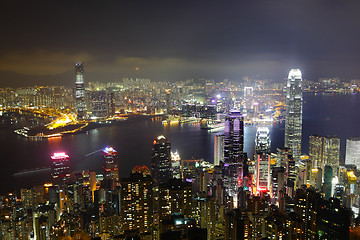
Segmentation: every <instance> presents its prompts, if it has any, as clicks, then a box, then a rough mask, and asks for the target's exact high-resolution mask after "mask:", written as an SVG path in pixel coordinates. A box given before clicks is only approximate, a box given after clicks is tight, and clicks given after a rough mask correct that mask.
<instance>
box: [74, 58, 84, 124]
mask: <svg viewBox="0 0 360 240" xmlns="http://www.w3.org/2000/svg"><path fill="white" fill-rule="evenodd" d="M75 77H76V80H75V110H76V114H77V118H78V119H84V118H85V117H86V103H85V83H84V68H83V63H81V62H79V63H76V64H75Z"/></svg>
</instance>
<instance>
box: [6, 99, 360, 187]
mask: <svg viewBox="0 0 360 240" xmlns="http://www.w3.org/2000/svg"><path fill="white" fill-rule="evenodd" d="M359 119H360V95H331V94H329V95H314V94H304V105H303V134H302V152H303V153H305V154H307V153H308V142H309V136H310V135H312V134H318V135H337V136H339V137H340V138H341V161H344V156H345V141H346V138H348V137H356V136H360V126H359V124H358V122H359ZM268 127H269V129H270V136H271V141H272V146H271V150H272V152H275V151H276V148H277V147H283V144H284V132H285V131H284V123H280V124H279V123H278V124H276V125H271V126H268ZM255 133H256V126H247V127H246V128H245V151H246V152H247V153H248V156H249V157H251V156H252V154H253V152H254V151H253V149H254V141H255ZM215 134H219V133H209V132H207V131H205V130H202V129H200V126H199V124H189V125H168V126H164V125H162V123H161V121H160V120H155V119H153V120H151V119H142V120H130V121H126V122H124V123H121V124H119V125H112V126H107V127H102V128H98V129H93V130H90V131H88V132H87V133H83V134H76V135H71V136H64V137H62V138H59V139H49V140H41V141H31V140H28V139H26V138H23V137H21V136H18V135H16V134H14V133H13V132H12V130H11V129H0V150H1V154H0V166H1V167H0V193H6V192H9V191H13V190H14V189H19V188H20V187H25V186H31V185H33V184H42V183H44V182H46V181H51V177H50V171H49V170H48V169H44V170H41V171H36V172H33V173H27V174H18V172H19V171H22V170H26V169H34V168H48V167H49V166H50V164H51V161H50V156H51V155H52V154H53V153H54V152H66V153H67V154H68V155H69V156H70V158H71V164H72V170H75V171H76V170H84V169H92V170H95V171H97V172H101V164H102V159H101V149H103V148H105V147H106V146H112V147H113V148H115V149H116V150H117V151H118V152H119V174H120V177H126V176H128V175H129V173H130V171H131V169H132V168H133V167H134V166H136V165H147V166H150V159H151V147H152V141H153V139H154V138H156V137H157V136H158V135H165V136H166V137H167V138H168V139H169V140H170V142H171V148H172V150H177V151H178V152H179V153H180V156H181V158H182V159H191V158H196V159H198V158H202V159H205V160H206V161H209V162H213V150H214V147H213V144H214V135H215Z"/></svg>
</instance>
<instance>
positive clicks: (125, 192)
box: [121, 166, 153, 233]
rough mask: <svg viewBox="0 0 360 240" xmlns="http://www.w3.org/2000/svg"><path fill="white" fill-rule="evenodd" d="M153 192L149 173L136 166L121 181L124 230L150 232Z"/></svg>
mask: <svg viewBox="0 0 360 240" xmlns="http://www.w3.org/2000/svg"><path fill="white" fill-rule="evenodd" d="M152 215H153V191H152V180H151V176H150V171H149V169H148V168H147V167H145V166H140V167H139V166H137V167H135V168H134V169H133V171H132V174H131V175H130V177H128V178H122V179H121V217H122V219H123V229H124V230H135V229H138V231H139V232H140V233H146V232H147V233H148V232H151V226H152V224H153V221H152V218H153V216H152Z"/></svg>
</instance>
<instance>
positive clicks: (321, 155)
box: [309, 135, 340, 184]
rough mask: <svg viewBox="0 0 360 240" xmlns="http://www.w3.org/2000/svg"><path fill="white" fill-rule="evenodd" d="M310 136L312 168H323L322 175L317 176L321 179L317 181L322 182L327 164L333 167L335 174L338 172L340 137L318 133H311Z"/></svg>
mask: <svg viewBox="0 0 360 240" xmlns="http://www.w3.org/2000/svg"><path fill="white" fill-rule="evenodd" d="M309 138H310V139H309V157H310V161H311V163H312V169H321V171H320V172H321V176H316V177H317V178H318V179H319V180H317V181H320V184H321V182H322V179H323V178H324V174H325V166H326V165H328V166H330V167H331V168H332V170H333V171H332V173H333V174H334V176H335V175H336V174H337V172H338V169H339V163H340V138H338V137H336V136H327V137H323V136H318V135H311V136H310V137H309ZM312 172H313V171H312ZM315 175H316V174H315ZM317 175H318V174H317Z"/></svg>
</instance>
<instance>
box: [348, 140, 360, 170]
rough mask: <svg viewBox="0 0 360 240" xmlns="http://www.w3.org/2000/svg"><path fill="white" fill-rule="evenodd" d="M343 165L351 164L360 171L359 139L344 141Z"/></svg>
mask: <svg viewBox="0 0 360 240" xmlns="http://www.w3.org/2000/svg"><path fill="white" fill-rule="evenodd" d="M345 164H346V165H350V164H352V165H355V166H356V168H357V169H360V137H353V138H348V139H346V155H345Z"/></svg>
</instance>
